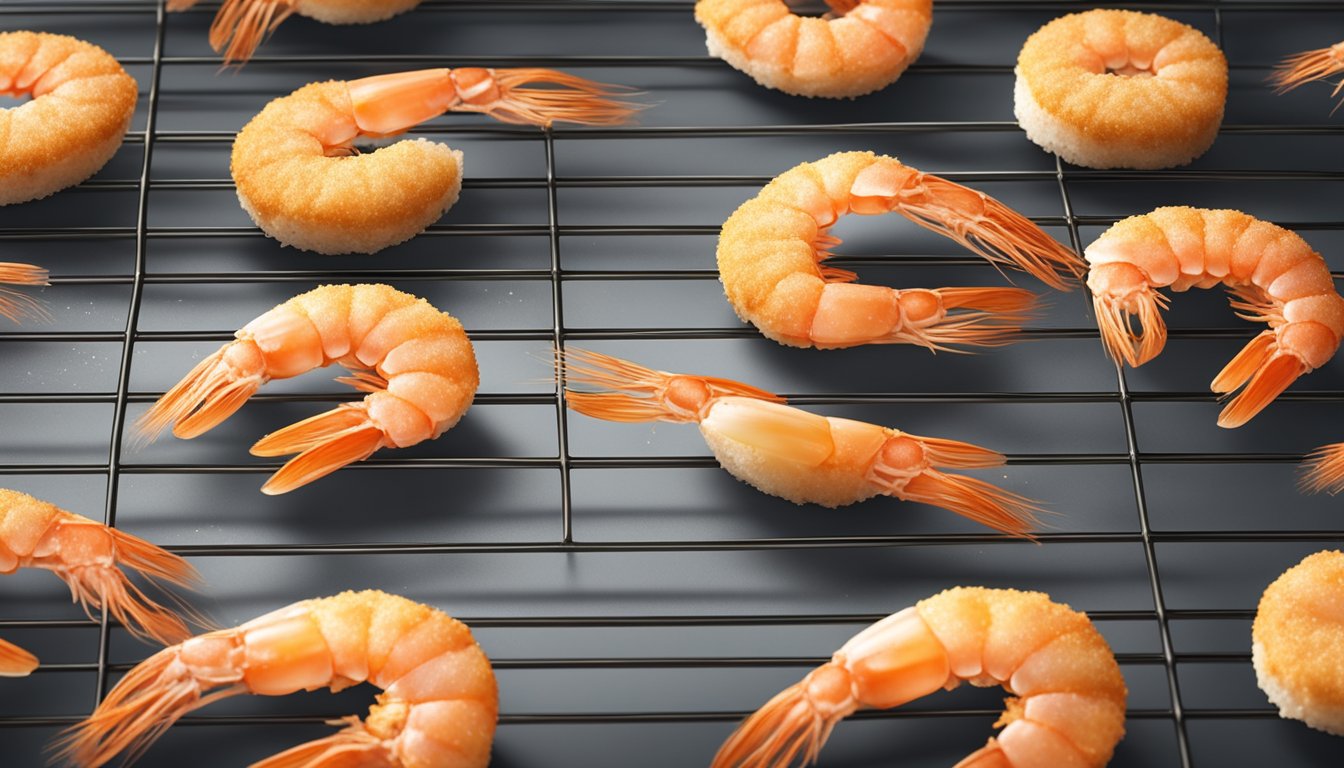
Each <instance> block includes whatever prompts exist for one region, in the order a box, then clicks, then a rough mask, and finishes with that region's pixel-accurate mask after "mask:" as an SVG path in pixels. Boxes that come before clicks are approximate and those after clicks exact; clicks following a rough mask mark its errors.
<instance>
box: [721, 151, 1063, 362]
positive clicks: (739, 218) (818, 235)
mask: <svg viewBox="0 0 1344 768" xmlns="http://www.w3.org/2000/svg"><path fill="white" fill-rule="evenodd" d="M890 212H895V213H899V214H901V215H902V216H904V217H906V218H907V219H910V220H911V221H913V222H914V223H916V224H918V225H920V226H921V227H924V228H925V229H928V230H931V231H933V232H937V233H938V234H940V235H943V236H945V237H948V238H951V239H952V240H954V241H956V242H957V243H960V244H961V245H963V246H965V247H966V248H968V249H970V250H971V251H973V252H974V253H976V254H978V255H980V256H982V257H984V258H985V259H987V260H988V261H990V262H991V263H992V264H994V265H996V266H1011V267H1015V268H1018V269H1021V270H1024V271H1026V272H1027V273H1029V274H1031V275H1032V276H1034V277H1035V278H1037V279H1038V280H1040V281H1041V282H1043V283H1045V284H1046V285H1049V286H1051V287H1053V288H1057V289H1060V290H1068V289H1069V287H1070V285H1071V284H1072V283H1074V282H1076V280H1077V279H1078V278H1079V277H1081V276H1082V275H1083V274H1084V272H1085V271H1086V265H1085V264H1084V263H1083V261H1082V260H1081V259H1079V258H1078V256H1077V255H1076V254H1074V253H1073V251H1071V250H1069V249H1068V248H1066V247H1065V246H1064V245H1062V244H1060V243H1059V242H1058V241H1056V240H1055V239H1054V238H1052V237H1050V235H1048V234H1046V233H1045V232H1044V231H1042V230H1041V228H1040V227H1038V226H1036V224H1034V223H1032V222H1031V220H1029V219H1027V218H1026V217H1024V216H1022V215H1021V214H1019V213H1017V212H1016V211H1013V210H1012V209H1010V208H1008V207H1007V206H1005V205H1004V204H1003V203H1001V202H999V201H998V200H995V199H994V198H992V197H990V196H988V195H986V194H985V193H983V192H978V191H976V190H973V189H970V188H968V187H964V186H962V185H960V184H956V183H954V182H951V181H948V180H946V179H943V178H939V177H938V176H934V175H932V174H928V173H923V172H921V171H917V170H915V169H914V168H911V167H909V166H907V165H904V164H902V163H901V162H900V161H899V160H897V159H895V158H893V157H886V156H883V155H876V154H874V153H872V152H840V153H836V154H834V155H830V156H829V157H825V158H822V159H821V160H818V161H816V162H812V163H803V164H802V165H799V166H797V167H795V168H793V169H791V170H789V171H786V172H784V173H783V174H781V175H779V176H778V177H776V178H775V179H774V180H773V181H771V182H770V183H769V184H767V185H766V186H765V188H764V189H762V190H761V192H760V194H758V195H757V196H756V197H754V198H752V199H751V200H748V201H747V202H745V203H743V204H742V206H741V207H739V208H738V209H737V210H736V211H735V212H734V213H733V215H732V216H731V217H729V219H728V221H727V222H725V223H724V225H723V230H722V232H721V233H720V235H719V245H718V263H719V277H720V279H721V280H722V282H723V289H724V292H725V293H726V294H727V296H728V301H729V302H730V303H731V304H732V305H733V309H734V310H735V311H736V312H737V315H738V317H740V318H742V319H743V320H745V321H747V322H749V323H752V324H753V325H755V326H756V327H757V328H758V329H760V331H761V333H763V334H765V335H766V336H767V337H769V338H771V339H774V340H775V341H778V342H780V343H781V344H787V345H789V346H794V347H817V348H820V349H834V348H838V347H852V346H856V345H859V344H918V345H921V346H924V347H927V348H929V349H931V350H951V349H956V348H959V347H964V346H982V347H984V346H997V345H1002V344H1005V343H1007V342H1008V341H1009V340H1010V339H1011V336H1012V335H1013V334H1014V333H1016V332H1017V331H1018V330H1020V325H1021V323H1023V322H1024V321H1025V319H1026V318H1028V317H1029V316H1030V313H1031V309H1032V307H1033V302H1034V300H1035V296H1034V294H1032V293H1031V292H1030V291H1027V290H1024V289H1021V288H938V289H932V290H930V289H924V288H914V289H901V290H897V289H894V288H887V287H883V286H873V285H860V284H858V283H856V282H855V281H856V280H858V275H856V274H854V273H853V272H849V271H847V270H843V269H838V268H835V267H830V266H826V265H825V264H824V263H823V262H824V261H825V260H826V259H827V258H829V257H830V256H832V255H833V253H832V251H833V249H834V248H835V247H836V246H837V245H839V243H840V241H839V239H838V238H836V237H834V236H832V235H831V234H830V233H829V231H830V229H831V227H833V226H834V225H835V224H836V222H837V221H838V220H839V219H840V217H841V216H844V215H845V214H848V213H857V214H864V215H877V214H884V213H890Z"/></svg>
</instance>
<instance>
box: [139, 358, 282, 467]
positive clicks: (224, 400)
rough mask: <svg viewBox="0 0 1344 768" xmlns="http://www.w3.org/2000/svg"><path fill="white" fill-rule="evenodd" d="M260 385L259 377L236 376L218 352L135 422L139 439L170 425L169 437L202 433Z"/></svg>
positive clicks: (184, 436) (228, 414)
mask: <svg viewBox="0 0 1344 768" xmlns="http://www.w3.org/2000/svg"><path fill="white" fill-rule="evenodd" d="M226 348H227V347H226ZM264 383H265V379H264V378H263V377H261V376H245V377H237V376H236V375H235V374H234V372H233V370H232V369H231V368H230V367H229V365H228V364H227V363H226V362H225V360H224V349H220V350H218V351H216V352H215V353H214V354H212V355H210V356H209V357H207V358H205V359H204V360H202V361H201V362H199V363H197V364H196V367H195V368H192V369H191V371H190V372H189V373H187V375H186V376H184V377H183V378H182V380H181V381H179V382H178V383H177V384H175V385H174V386H173V388H172V389H170V390H168V391H167V392H166V393H164V395H163V397H161V398H159V400H158V402H156V403H154V405H152V406H150V409H149V410H148V411H145V413H144V414H142V415H141V416H140V418H138V419H136V421H135V429H136V432H137V434H138V436H139V440H140V441H141V442H142V443H143V442H148V441H151V440H153V439H154V438H155V437H156V436H157V435H158V434H159V433H160V432H162V431H163V430H164V429H165V428H167V427H168V426H170V425H171V426H172V428H173V434H174V435H176V436H178V437H180V438H182V439H184V440H189V439H191V438H193V437H198V436H200V435H202V434H205V433H206V432H208V431H210V430H211V429H213V428H214V427H216V426H218V425H219V424H220V422H222V421H224V420H225V419H227V418H228V417H230V416H232V415H233V414H234V413H235V412H236V411H237V410H238V409H239V408H241V407H243V403H246V402H247V399H248V398H249V397H251V396H252V395H254V394H256V392H257V390H259V389H261V385H262V384H264Z"/></svg>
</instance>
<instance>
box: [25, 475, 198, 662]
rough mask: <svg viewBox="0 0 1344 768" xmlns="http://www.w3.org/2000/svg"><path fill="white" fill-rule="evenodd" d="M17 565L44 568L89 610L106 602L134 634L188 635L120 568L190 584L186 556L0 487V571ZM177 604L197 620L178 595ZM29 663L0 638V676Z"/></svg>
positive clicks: (166, 639) (171, 639)
mask: <svg viewBox="0 0 1344 768" xmlns="http://www.w3.org/2000/svg"><path fill="white" fill-rule="evenodd" d="M20 568H43V569H45V570H48V571H51V572H52V573H54V574H56V575H57V576H59V577H60V578H61V580H62V581H64V582H65V583H66V584H68V585H69V586H70V594H71V597H72V598H73V599H74V600H75V601H76V602H78V603H79V604H80V606H81V607H83V608H84V612H85V613H87V614H88V615H89V618H95V616H94V612H95V611H101V610H102V609H103V607H104V606H106V608H107V612H108V613H109V614H110V615H111V616H112V617H113V618H114V619H116V620H117V621H118V622H120V623H121V624H122V626H124V627H125V628H126V630H127V631H128V632H130V633H131V634H132V635H135V636H136V637H139V638H142V639H147V640H155V641H158V642H160V643H175V642H177V641H179V640H182V639H184V638H186V637H189V636H190V635H191V632H190V631H189V630H188V629H187V625H186V622H184V621H183V620H182V618H181V617H180V616H179V615H178V613H176V612H174V611H173V610H171V609H169V608H165V607H164V606H162V605H159V604H158V603H156V602H155V601H154V600H152V599H151V598H150V597H149V596H148V595H146V594H145V593H144V592H143V591H142V590H141V589H140V588H139V587H137V586H136V585H135V584H134V583H133V582H132V581H131V580H130V579H129V578H128V577H127V575H126V571H134V572H135V573H137V574H139V575H140V576H142V577H144V578H145V579H146V581H148V582H149V583H150V584H153V585H155V586H156V587H157V586H159V585H160V584H164V585H167V584H171V585H174V586H178V587H193V586H195V585H196V584H197V582H198V581H199V576H198V575H197V574H196V569H194V568H192V567H191V565H190V564H189V563H188V562H187V561H185V560H183V559H182V558H180V557H178V556H177V555H174V554H172V553H171V552H167V551H165V550H163V549H160V548H159V547H156V546H154V545H153V544H150V543H149V542H147V541H145V540H144V539H141V538H137V537H135V536H132V535H131V534H129V533H126V532H125V531H119V530H117V529H115V528H109V527H107V526H106V525H103V524H102V523H98V522H94V521H93V520H90V519H88V518H87V517H81V516H79V515H76V514H74V513H72V512H66V511H65V510H63V509H61V508H59V507H57V506H55V505H54V504H49V503H47V502H45V501H41V500H40V499H35V498H33V497H32V496H29V495H28V494H26V493H20V492H18V491H11V490H9V489H6V488H0V574H7V573H14V572H15V571H17V570H18V569H20ZM168 596H169V599H170V600H171V601H173V602H175V603H177V601H176V598H174V597H172V595H171V594H169V595H168ZM177 608H178V609H179V612H181V613H184V614H185V615H186V616H187V617H188V618H190V619H192V620H193V621H195V622H197V623H204V620H203V619H202V618H201V617H200V616H199V615H198V614H196V613H195V612H193V611H191V610H190V609H187V608H186V607H185V606H182V605H181V604H180V603H178V604H177ZM36 667H37V658H36V657H34V656H33V655H32V654H30V653H28V652H27V651H24V650H23V649H21V648H18V647H17V646H14V645H11V644H10V643H7V642H5V641H3V640H0V677H21V676H23V675H26V674H28V673H29V672H31V671H32V670H33V669H34V668H36Z"/></svg>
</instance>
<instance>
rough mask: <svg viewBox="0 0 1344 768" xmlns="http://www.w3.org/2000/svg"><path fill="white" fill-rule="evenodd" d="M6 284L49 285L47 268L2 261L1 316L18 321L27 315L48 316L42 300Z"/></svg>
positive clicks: (0, 279) (41, 317) (0, 269)
mask: <svg viewBox="0 0 1344 768" xmlns="http://www.w3.org/2000/svg"><path fill="white" fill-rule="evenodd" d="M5 285H47V270H45V269H43V268H41V267H35V266H33V265H32V264H16V263H14V262H0V317H5V318H9V319H10V320H12V321H14V322H16V323H17V322H19V321H20V320H23V319H24V318H26V317H35V318H39V319H45V318H46V317H47V310H46V309H45V308H44V307H43V306H42V303H41V302H40V301H38V300H37V299H34V298H33V297H31V296H29V295H27V294H25V293H19V292H18V291H16V290H13V289H12V288H6V287H5Z"/></svg>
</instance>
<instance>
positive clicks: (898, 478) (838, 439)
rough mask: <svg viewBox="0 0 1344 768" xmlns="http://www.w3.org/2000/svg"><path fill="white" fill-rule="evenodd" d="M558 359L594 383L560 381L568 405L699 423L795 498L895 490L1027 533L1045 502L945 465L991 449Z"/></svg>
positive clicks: (750, 390) (990, 455)
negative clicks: (578, 386) (577, 388)
mask: <svg viewBox="0 0 1344 768" xmlns="http://www.w3.org/2000/svg"><path fill="white" fill-rule="evenodd" d="M563 363H564V369H565V374H566V377H567V379H568V381H569V382H571V383H578V384H584V385H589V386H594V387H599V388H600V389H599V391H597V392H580V391H574V390H570V389H566V390H565V399H566V401H567V402H568V403H569V407H570V408H572V409H574V410H576V411H578V412H579V413H582V414H584V415H586V416H592V417H593V418H597V419H604V420H606V421H624V422H641V421H670V422H691V423H695V424H699V426H700V434H702V435H704V437H705V442H706V443H708V444H709V447H710V450H712V451H713V452H714V457H715V458H717V459H718V460H719V464H721V465H722V466H723V468H724V469H726V470H728V472H729V474H731V475H732V476H733V477H736V478H737V479H739V480H741V481H743V482H745V483H747V484H748V485H751V486H752V487H754V488H756V489H758V490H760V491H763V492H765V493H768V494H770V495H771V496H779V497H780V498H784V499H788V500H789V501H792V502H793V503H795V504H804V503H810V504H820V505H822V506H824V507H831V508H834V507H840V506H844V505H846V504H854V503H856V502H860V501H863V500H864V499H869V498H872V497H874V496H894V497H896V498H898V499H901V500H904V501H917V502H921V503H924V504H930V505H932V506H935V507H942V508H943V509H948V510H951V511H953V512H956V513H957V514H959V515H963V516H965V517H968V518H970V519H971V520H974V521H976V522H977V523H982V524H984V525H987V526H990V527H991V528H994V529H996V530H999V531H1003V532H1004V533H1007V534H1010V535H1013V536H1023V537H1027V538H1030V537H1031V534H1030V531H1031V526H1032V525H1034V524H1035V523H1036V513H1037V512H1040V511H1041V508H1040V507H1039V506H1037V505H1036V503H1035V502H1033V501H1032V500H1030V499H1027V498H1024V497H1022V496H1018V495H1017V494H1015V493H1010V492H1008V491H1005V490H1002V489H1001V488H996V487H995V486H993V485H990V484H989V483H986V482H985V481H983V480H978V479H976V478H973V477H965V476H963V475H953V474H948V473H946V472H943V471H942V470H943V469H944V468H958V469H965V468H974V467H996V466H999V465H1000V464H1003V462H1004V458H1003V455H1002V454H1000V453H997V452H995V451H991V450H989V449H987V448H981V447H979V446H976V445H971V444H970V443H962V442H958V441H956V440H946V439H943V438H937V437H920V436H919V435H911V434H907V433H905V432H902V431H900V430H898V429H890V428H887V427H880V426H877V425H876V424H867V423H864V422H862V421H854V420H852V419H838V418H834V417H826V416H818V415H816V414H813V413H809V412H807V411H803V410H800V409H798V408H792V407H790V406H787V405H784V398H782V397H779V396H778V395H773V394H771V393H769V392H766V391H764V390H760V389H756V388H755V387H751V386H748V385H746V384H742V383H739V382H736V381H730V380H728V379H718V378H711V377H705V376H692V375H684V374H673V373H667V372H665V371H655V370H651V369H648V368H644V367H643V366H640V365H636V364H634V363H630V362H626V361H625V360H618V359H616V358H614V357H609V356H607V355H603V354H600V353H597V352H589V351H587V350H582V349H570V350H568V351H566V352H565V354H564V357H563Z"/></svg>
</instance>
